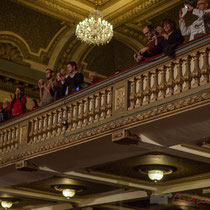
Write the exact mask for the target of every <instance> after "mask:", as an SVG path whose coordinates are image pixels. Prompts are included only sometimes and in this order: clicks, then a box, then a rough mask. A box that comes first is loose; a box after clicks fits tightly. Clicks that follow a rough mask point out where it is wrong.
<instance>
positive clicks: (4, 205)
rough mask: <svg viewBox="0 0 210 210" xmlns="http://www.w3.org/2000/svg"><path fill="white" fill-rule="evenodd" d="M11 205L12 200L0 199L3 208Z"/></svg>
mask: <svg viewBox="0 0 210 210" xmlns="http://www.w3.org/2000/svg"><path fill="white" fill-rule="evenodd" d="M12 205H13V202H12V201H1V206H2V207H3V208H5V209H9V208H11V207H12Z"/></svg>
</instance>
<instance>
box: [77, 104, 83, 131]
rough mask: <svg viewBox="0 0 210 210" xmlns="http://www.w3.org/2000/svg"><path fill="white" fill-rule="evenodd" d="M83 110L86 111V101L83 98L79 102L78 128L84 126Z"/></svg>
mask: <svg viewBox="0 0 210 210" xmlns="http://www.w3.org/2000/svg"><path fill="white" fill-rule="evenodd" d="M83 111H84V102H83V100H81V101H79V102H78V126H77V128H81V127H82V123H83Z"/></svg>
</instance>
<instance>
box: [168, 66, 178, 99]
mask: <svg viewBox="0 0 210 210" xmlns="http://www.w3.org/2000/svg"><path fill="white" fill-rule="evenodd" d="M173 67H174V65H173V63H170V64H168V65H166V97H169V96H172V95H173V93H174V74H175V75H178V73H177V71H175V68H174V69H173ZM173 70H174V71H173Z"/></svg>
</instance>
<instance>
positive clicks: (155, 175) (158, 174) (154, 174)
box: [148, 170, 164, 182]
mask: <svg viewBox="0 0 210 210" xmlns="http://www.w3.org/2000/svg"><path fill="white" fill-rule="evenodd" d="M163 176H164V172H163V171H161V170H150V171H148V177H149V178H150V179H151V180H152V181H155V182H157V181H160V180H161V179H162V178H163Z"/></svg>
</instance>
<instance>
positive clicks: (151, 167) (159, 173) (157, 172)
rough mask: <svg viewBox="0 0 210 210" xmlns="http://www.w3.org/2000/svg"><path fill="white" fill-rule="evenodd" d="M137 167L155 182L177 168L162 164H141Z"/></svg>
mask: <svg viewBox="0 0 210 210" xmlns="http://www.w3.org/2000/svg"><path fill="white" fill-rule="evenodd" d="M135 169H136V170H137V171H139V172H140V173H142V174H145V175H147V176H148V177H149V179H150V180H152V181H154V182H157V181H160V180H162V179H163V177H164V175H168V174H171V173H173V172H175V171H176V170H177V169H176V167H173V166H170V165H160V164H147V165H140V166H137V167H136V168H135Z"/></svg>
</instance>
